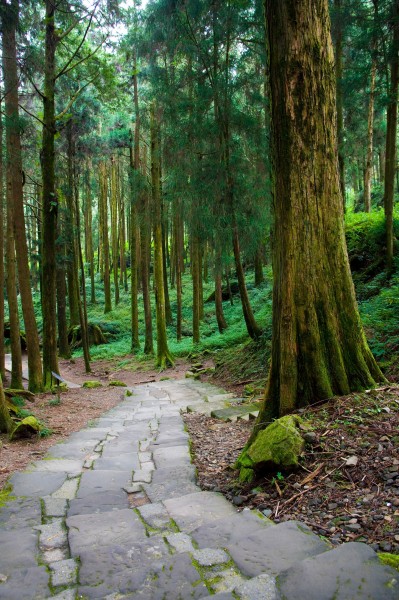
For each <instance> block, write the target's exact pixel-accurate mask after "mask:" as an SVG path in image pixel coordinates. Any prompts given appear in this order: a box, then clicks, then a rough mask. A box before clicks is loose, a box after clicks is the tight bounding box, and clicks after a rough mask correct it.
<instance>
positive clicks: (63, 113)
mask: <svg viewBox="0 0 399 600" xmlns="http://www.w3.org/2000/svg"><path fill="white" fill-rule="evenodd" d="M98 76H99V74H98V73H97V74H96V75H95V76H94V77H93V78H92V79H90V80H89V81H88V82H87V83H85V84H84V85H82V86H81V87H80V88H79V89H78V91H77V92H76V94H74V95H73V96H72V98H71V99H70V101H69V102H68V104H67V105H66V107H65V108H64V110H63V111H61V112H60V113H59V114H58V115H56V117H55V121H59V120H60V119H62V117H64V116H65V115H66V114H67V112H68V111H69V109H70V108H71V106H72V104H73V103H74V102H75V100H76V99H77V97H78V96H79V95H80V94H81V93H82V92H83V90H84V89H85V88H87V86H88V85H90V84H91V83H93V81H95V80H96V79H97V77H98Z"/></svg>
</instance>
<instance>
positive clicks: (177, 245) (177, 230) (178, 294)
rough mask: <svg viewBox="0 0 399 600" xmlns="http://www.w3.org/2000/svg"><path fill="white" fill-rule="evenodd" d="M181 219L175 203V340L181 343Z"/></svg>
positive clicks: (178, 206) (177, 205) (179, 207)
mask: <svg viewBox="0 0 399 600" xmlns="http://www.w3.org/2000/svg"><path fill="white" fill-rule="evenodd" d="M182 235H183V233H182V217H181V203H180V201H177V203H176V206H175V218H174V240H175V243H174V262H175V275H176V303H177V310H176V339H177V341H178V342H180V341H181V337H182V262H183V242H182Z"/></svg>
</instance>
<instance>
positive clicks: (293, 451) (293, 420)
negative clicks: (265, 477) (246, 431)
mask: <svg viewBox="0 0 399 600" xmlns="http://www.w3.org/2000/svg"><path fill="white" fill-rule="evenodd" d="M301 422H302V420H301V419H300V418H299V417H298V416H296V415H287V416H285V417H281V418H280V419H277V420H276V421H274V423H271V424H270V425H269V426H268V427H266V429H263V430H262V431H260V432H259V433H258V435H257V436H256V439H255V441H254V442H253V443H252V444H251V445H250V447H249V448H248V449H247V451H246V455H247V456H248V457H249V458H250V459H251V460H252V463H253V468H254V469H255V470H256V469H261V468H262V467H264V466H267V465H269V466H277V467H283V468H292V467H297V466H298V461H299V457H300V455H301V454H302V452H303V450H304V448H305V442H304V440H303V438H302V436H301V434H300V432H299V431H298V425H300V424H301ZM239 460H240V461H241V457H240V459H239ZM243 460H246V458H245V454H244V455H243Z"/></svg>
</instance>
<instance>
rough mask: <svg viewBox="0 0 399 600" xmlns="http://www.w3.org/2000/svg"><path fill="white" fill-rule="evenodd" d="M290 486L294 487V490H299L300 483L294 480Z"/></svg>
mask: <svg viewBox="0 0 399 600" xmlns="http://www.w3.org/2000/svg"><path fill="white" fill-rule="evenodd" d="M292 487H293V488H295V489H296V490H300V489H301V484H300V483H299V482H298V481H296V482H295V483H294V484H293V485H292Z"/></svg>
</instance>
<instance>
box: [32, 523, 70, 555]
mask: <svg viewBox="0 0 399 600" xmlns="http://www.w3.org/2000/svg"><path fill="white" fill-rule="evenodd" d="M38 529H40V537H39V546H40V549H41V550H42V551H45V550H53V549H54V548H66V547H67V544H68V540H67V532H66V529H65V527H64V525H63V523H62V522H61V519H57V520H54V521H53V522H52V523H48V524H47V525H40V526H39V527H38Z"/></svg>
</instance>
